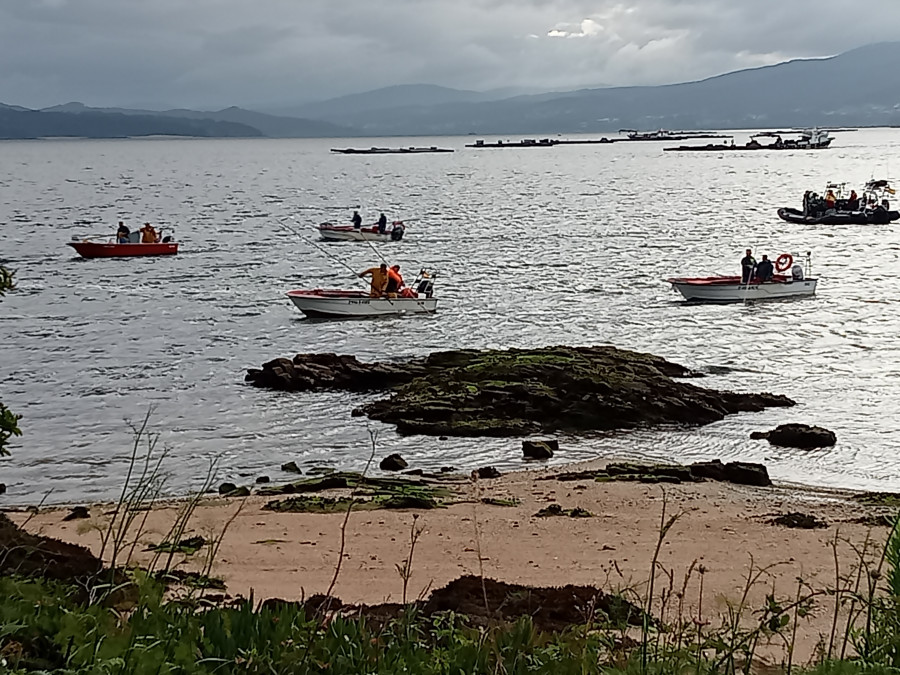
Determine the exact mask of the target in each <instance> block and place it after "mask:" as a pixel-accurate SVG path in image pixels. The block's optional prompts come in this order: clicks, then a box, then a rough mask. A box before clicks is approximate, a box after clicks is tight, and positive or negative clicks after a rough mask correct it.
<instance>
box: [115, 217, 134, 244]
mask: <svg viewBox="0 0 900 675" xmlns="http://www.w3.org/2000/svg"><path fill="white" fill-rule="evenodd" d="M129 234H131V232H130V230H129V229H128V226H127V225H125V223H123V222H122V221H121V220H120V221H119V229H118V230H116V243H117V244H127V243H128V235H129Z"/></svg>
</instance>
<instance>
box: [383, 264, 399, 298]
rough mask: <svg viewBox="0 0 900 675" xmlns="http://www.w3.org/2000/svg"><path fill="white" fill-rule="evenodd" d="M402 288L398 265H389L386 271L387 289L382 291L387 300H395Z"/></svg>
mask: <svg viewBox="0 0 900 675" xmlns="http://www.w3.org/2000/svg"><path fill="white" fill-rule="evenodd" d="M401 288H403V277H402V276H401V275H400V265H391V269H389V270H388V282H387V287H386V288H385V289H384V290H385V292H386V293H387V296H388V297H389V298H396V297H397V294H398V293H399V292H400V289H401Z"/></svg>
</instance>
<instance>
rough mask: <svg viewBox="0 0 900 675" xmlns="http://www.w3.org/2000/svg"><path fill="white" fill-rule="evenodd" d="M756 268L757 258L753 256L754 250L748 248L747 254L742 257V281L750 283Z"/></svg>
mask: <svg viewBox="0 0 900 675" xmlns="http://www.w3.org/2000/svg"><path fill="white" fill-rule="evenodd" d="M755 268H756V258H754V257H753V251H751V250H750V249H749V248H748V249H747V255H745V256H744V257H743V258H741V283H742V284H746V283H749V281H750V279H751V278H752V277H753V270H754V269H755Z"/></svg>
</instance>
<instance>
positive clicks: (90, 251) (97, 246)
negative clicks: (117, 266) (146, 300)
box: [66, 232, 178, 258]
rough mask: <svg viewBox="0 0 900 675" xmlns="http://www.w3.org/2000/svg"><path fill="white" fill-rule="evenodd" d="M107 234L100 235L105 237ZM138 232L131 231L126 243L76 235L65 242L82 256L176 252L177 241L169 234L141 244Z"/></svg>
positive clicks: (142, 254) (123, 255)
mask: <svg viewBox="0 0 900 675" xmlns="http://www.w3.org/2000/svg"><path fill="white" fill-rule="evenodd" d="M107 236H108V235H102V237H107ZM140 236H141V233H140V232H132V233H131V234H130V235H129V237H128V238H129V239H130V241H129V242H128V243H127V244H119V243H116V241H115V240H113V241H106V242H101V241H96V239H98V238H99V237H97V236H94V237H83V238H80V237H77V236H73V237H72V241H69V242H66V243H67V244H68V245H69V246H71V247H72V248H74V249H75V250H76V251H77V252H78V255H80V256H81V257H82V258H131V257H134V256H150V255H175V254H176V253H178V242H177V241H172V237H171V236H167V237H165V239H168V240H169V241H161V242H156V243H153V244H142V243H141V241H140Z"/></svg>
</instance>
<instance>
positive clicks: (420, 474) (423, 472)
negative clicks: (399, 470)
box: [403, 469, 425, 476]
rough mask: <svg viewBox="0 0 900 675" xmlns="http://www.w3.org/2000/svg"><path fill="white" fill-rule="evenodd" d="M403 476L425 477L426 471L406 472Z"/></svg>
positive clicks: (411, 470) (412, 470)
mask: <svg viewBox="0 0 900 675" xmlns="http://www.w3.org/2000/svg"><path fill="white" fill-rule="evenodd" d="M403 475H404V476H424V475H425V471H423V470H422V469H410V470H409V471H404V472H403Z"/></svg>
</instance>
